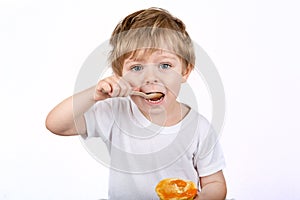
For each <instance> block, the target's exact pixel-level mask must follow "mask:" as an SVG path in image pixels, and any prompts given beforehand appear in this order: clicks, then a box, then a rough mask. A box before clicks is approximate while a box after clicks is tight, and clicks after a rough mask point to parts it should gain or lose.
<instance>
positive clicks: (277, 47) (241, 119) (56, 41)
mask: <svg viewBox="0 0 300 200" xmlns="http://www.w3.org/2000/svg"><path fill="white" fill-rule="evenodd" d="M151 6H159V7H163V8H166V9H168V10H169V11H170V12H171V13H173V14H174V15H176V16H178V17H179V18H181V19H182V20H183V21H184V22H185V23H186V25H187V28H188V31H189V33H190V35H191V37H192V38H193V40H194V41H196V42H197V43H198V44H199V45H200V46H201V47H202V48H204V50H205V51H206V52H207V53H208V55H209V56H210V57H211V58H212V60H213V61H214V63H215V65H216V67H217V68H218V71H219V73H220V75H221V77H222V80H223V84H224V87H225V94H226V105H227V107H226V110H227V113H226V122H225V126H224V129H223V133H222V144H223V149H224V152H225V155H226V158H227V168H226V170H225V175H226V178H227V182H228V198H235V199H236V200H253V199H255V200H260V199H261V200H265V199H278V200H281V199H289V200H292V199H299V197H300V191H299V183H298V182H299V181H298V180H297V177H300V173H299V171H298V169H299V168H300V162H299V161H300V159H299V156H298V155H297V153H298V152H299V145H298V141H299V139H300V136H299V133H300V128H299V112H300V106H299V102H300V94H299V91H300V81H299V78H300V76H299V75H300V65H299V64H300V61H299V45H300V39H299V35H300V28H299V25H298V24H299V20H298V19H299V17H300V14H299V12H298V8H299V4H298V2H297V1H291V0H288V1H285V2H280V1H270V0H263V1H250V0H247V1H246V0H245V1H238V0H230V1H215V0H214V1H205V2H203V1H200V2H196V1H192V0H185V1H183V0H176V1H174V0H172V1H171V0H164V1H158V0H153V1H143V0H132V1H116V0H114V1H113V0H112V1H105V2H103V1H99V0H98V1H96V0H94V1H83V0H80V1H79V0H75V1H70V0H69V1H67V0H62V1H58V0H54V1H37V0H29V1H21V0H14V1H11V0H4V1H3V0H1V1H0V34H1V35H0V36H1V37H0V55H1V58H0V85H1V86H0V87H1V88H0V89H1V90H0V91H1V104H0V110H1V112H0V119H1V123H0V130H1V132H0V133H1V140H0V162H1V165H0V169H1V170H0V199H1V200H2V199H22V200H23V199H26V200H27V199H28V200H33V199H55V200H59V199H62V200H64V199H73V200H76V199H80V200H81V199H84V200H86V199H92V200H93V199H99V198H101V197H105V194H106V190H107V183H106V180H107V169H106V168H105V167H103V166H102V165H101V164H99V163H98V162H97V161H95V160H94V159H93V158H92V157H91V156H90V155H89V154H88V153H87V152H86V151H85V149H84V147H83V146H82V144H81V143H80V140H79V139H78V138H77V137H59V136H55V135H52V134H50V133H49V132H48V131H47V130H46V129H45V127H44V120H45V117H46V115H47V113H48V112H49V110H50V109H51V108H52V107H53V106H54V105H55V104H57V103H58V102H59V101H61V100H62V99H63V98H65V97H67V96H69V95H71V94H72V92H73V89H74V84H75V80H76V76H77V74H78V71H79V70H80V67H81V65H82V63H83V62H84V60H85V59H86V57H87V56H88V55H89V53H91V52H92V51H93V50H94V49H95V48H96V47H97V46H98V45H100V44H101V43H102V42H103V41H105V40H107V39H108V38H109V35H110V34H111V32H112V30H113V28H114V26H115V25H116V23H117V22H118V21H119V20H121V19H122V18H123V17H124V16H126V15H127V14H129V13H131V12H133V11H135V10H137V9H141V8H147V7H151Z"/></svg>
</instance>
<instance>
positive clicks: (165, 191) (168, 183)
mask: <svg viewBox="0 0 300 200" xmlns="http://www.w3.org/2000/svg"><path fill="white" fill-rule="evenodd" d="M155 191H156V193H157V195H158V196H159V198H160V199H161V200H192V199H194V197H195V196H196V195H197V191H198V190H197V187H196V185H195V183H194V182H192V181H188V180H183V179H179V178H166V179H163V180H161V181H160V182H159V183H158V184H157V185H156V188H155Z"/></svg>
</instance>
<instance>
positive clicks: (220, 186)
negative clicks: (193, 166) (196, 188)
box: [195, 171, 227, 200]
mask: <svg viewBox="0 0 300 200" xmlns="http://www.w3.org/2000/svg"><path fill="white" fill-rule="evenodd" d="M200 186H201V188H202V189H201V192H200V193H199V194H198V195H197V197H196V198H195V200H224V199H225V198H226V193H227V188H226V181H225V178H224V175H223V172H222V171H218V172H216V173H214V174H212V175H209V176H205V177H200Z"/></svg>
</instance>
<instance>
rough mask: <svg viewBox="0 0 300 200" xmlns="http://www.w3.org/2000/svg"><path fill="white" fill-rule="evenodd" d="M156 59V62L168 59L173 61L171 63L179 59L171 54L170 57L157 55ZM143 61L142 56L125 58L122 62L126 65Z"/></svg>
mask: <svg viewBox="0 0 300 200" xmlns="http://www.w3.org/2000/svg"><path fill="white" fill-rule="evenodd" d="M157 59H158V60H159V59H169V60H173V61H178V60H177V59H179V58H178V56H176V55H172V54H171V55H158V58H157ZM145 60H146V59H145V58H143V57H142V56H139V57H135V58H127V59H125V61H124V65H125V64H126V65H128V64H132V63H133V64H135V63H139V62H144V61H145ZM179 60H180V59H179Z"/></svg>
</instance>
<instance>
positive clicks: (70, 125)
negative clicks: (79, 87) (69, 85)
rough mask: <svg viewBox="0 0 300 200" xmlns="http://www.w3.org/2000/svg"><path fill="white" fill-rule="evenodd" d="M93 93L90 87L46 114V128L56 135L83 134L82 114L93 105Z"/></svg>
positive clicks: (93, 88) (84, 131) (93, 89)
mask: <svg viewBox="0 0 300 200" xmlns="http://www.w3.org/2000/svg"><path fill="white" fill-rule="evenodd" d="M94 91H95V87H91V88H89V89H86V90H84V91H82V92H80V93H77V94H75V95H73V96H71V97H69V98H67V99H65V100H64V101H62V102H61V103H60V104H58V105H57V106H56V107H55V108H53V110H51V112H50V113H49V114H48V116H47V119H46V127H47V128H48V129H49V130H50V131H51V132H53V133H55V134H58V135H76V134H85V133H86V127H85V120H84V113H85V112H86V111H87V110H88V109H89V108H90V107H91V106H92V105H93V104H94V103H95V100H94Z"/></svg>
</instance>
